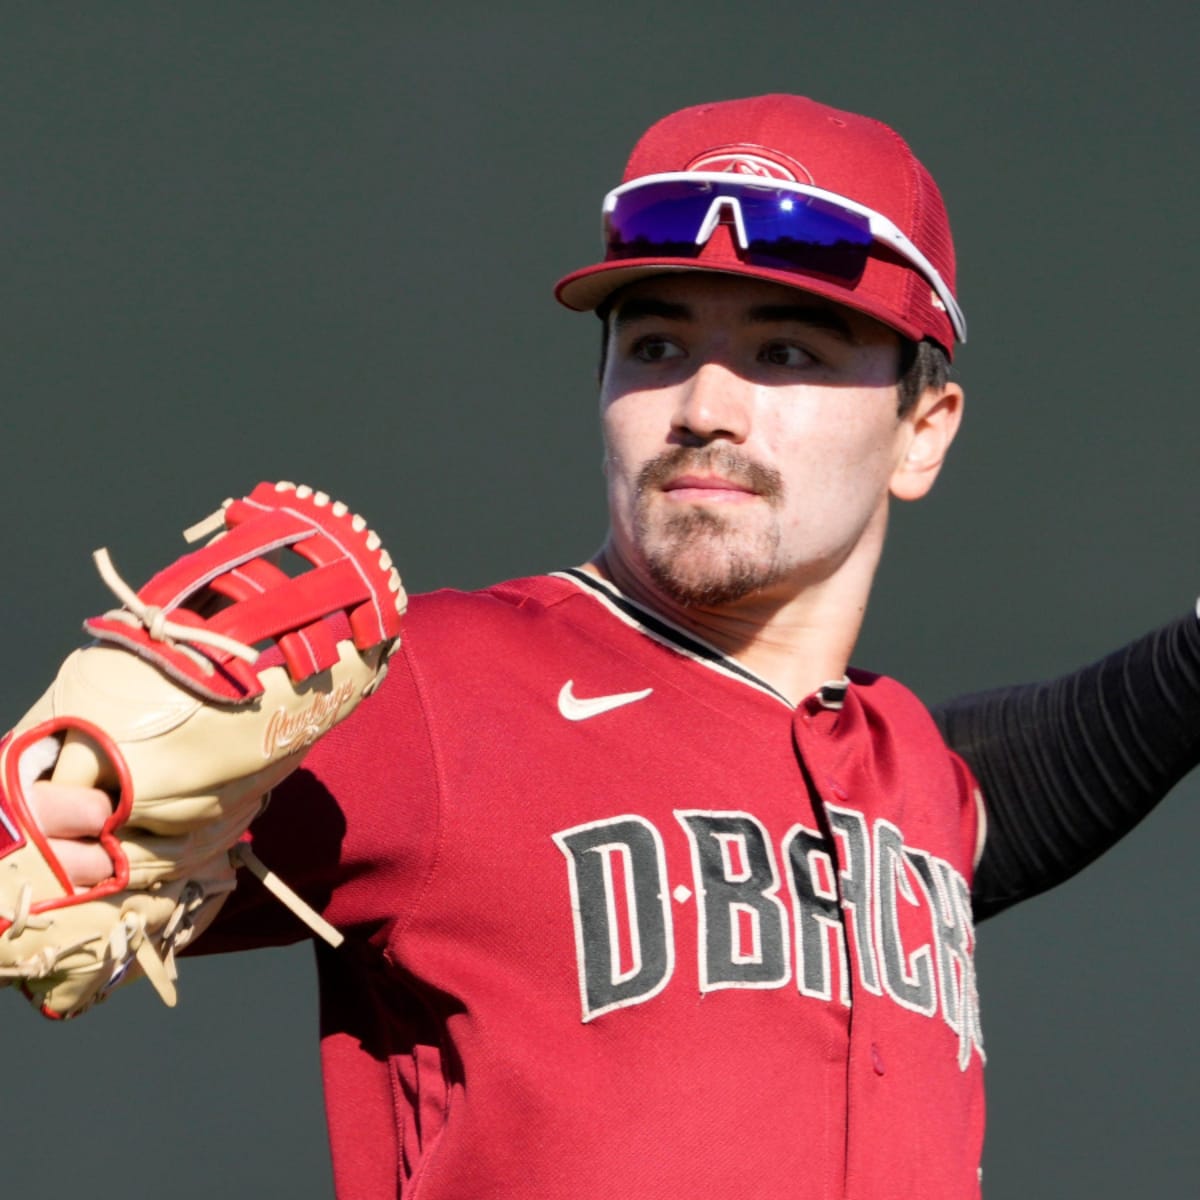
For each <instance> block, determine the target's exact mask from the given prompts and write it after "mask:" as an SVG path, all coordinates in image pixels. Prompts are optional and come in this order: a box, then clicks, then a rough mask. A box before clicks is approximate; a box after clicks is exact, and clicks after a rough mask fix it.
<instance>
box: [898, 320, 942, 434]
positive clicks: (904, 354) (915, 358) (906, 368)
mask: <svg viewBox="0 0 1200 1200" xmlns="http://www.w3.org/2000/svg"><path fill="white" fill-rule="evenodd" d="M949 378H950V358H949V356H948V355H947V354H946V352H945V350H943V349H942V348H941V346H939V345H938V344H937V342H931V341H929V339H928V338H926V339H925V341H923V342H912V341H909V340H908V338H901V339H900V378H899V379H898V380H897V391H898V393H899V397H900V403H899V405H898V406H897V412H898V413H899V415H900V416H904V415H905V414H906V413H908V412H910V411H911V409H912V407H913V405H915V404H916V402H917V401H918V400H920V398H921V393H922V392H924V391H925V389H926V388H943V387H945V386H946V381H947V380H948V379H949Z"/></svg>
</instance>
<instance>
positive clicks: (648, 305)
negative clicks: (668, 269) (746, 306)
mask: <svg viewBox="0 0 1200 1200" xmlns="http://www.w3.org/2000/svg"><path fill="white" fill-rule="evenodd" d="M693 317H694V314H693V312H692V309H691V308H690V307H689V306H688V305H686V304H678V303H676V302H674V301H670V300H659V299H656V298H655V297H653V296H633V297H631V298H630V299H628V300H626V301H625V302H624V303H623V304H621V305H620V307H619V308H618V309H617V311H616V312H615V313H614V315H613V324H614V326H615V327H616V328H618V329H619V328H621V327H622V326H625V325H631V324H633V323H634V322H635V321H641V320H646V319H647V318H658V319H659V320H663V321H688V320H692V319H693ZM746 323H747V324H751V325H778V324H793V325H807V326H808V327H809V328H811V329H820V330H823V331H824V332H825V333H829V334H832V335H833V336H834V337H836V338H838V339H839V340H840V341H843V342H846V343H847V344H849V345H852V346H853V345H857V344H858V340H859V339H858V338H857V337H856V336H855V334H854V330H853V328H852V327H851V325H850V322H849V321H848V320H846V318H845V317H843V316H842V314H841V313H840V312H838V311H837V309H835V308H833V307H831V306H830V305H827V304H759V305H755V307H754V308H752V309H750V311H749V312H748V313H747V314H746Z"/></svg>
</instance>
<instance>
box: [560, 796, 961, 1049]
mask: <svg viewBox="0 0 1200 1200" xmlns="http://www.w3.org/2000/svg"><path fill="white" fill-rule="evenodd" d="M826 811H827V813H828V819H829V824H830V828H831V831H832V834H833V839H834V842H835V846H833V847H831V843H830V839H829V838H827V837H826V836H825V835H823V834H822V833H820V832H819V831H817V830H814V829H809V828H806V827H804V826H803V825H794V826H792V827H791V828H790V829H789V830H788V831H787V832H786V834H785V835H784V837H783V838H782V841H781V844H780V847H779V855H778V858H777V857H776V852H775V849H774V847H773V846H772V844H771V839H770V837H769V835H768V833H767V831H766V829H765V828H764V826H763V825H762V823H761V822H760V821H759V820H758V819H757V818H756V817H754V816H752V815H751V814H749V813H745V812H735V811H723V812H712V811H704V812H701V811H692V810H682V809H681V810H676V811H675V813H674V815H675V818H676V820H677V821H678V822H679V824H680V825H681V826H682V828H683V830H684V832H685V833H686V835H687V840H688V845H689V848H690V852H691V876H690V879H689V883H690V884H691V886H690V887H688V886H686V885H684V884H683V883H682V882H680V883H677V884H676V885H675V887H674V889H673V890H672V889H671V885H670V876H669V874H668V870H667V855H666V850H665V846H664V841H663V836H662V834H661V832H660V831H659V830H658V829H656V828H655V826H654V825H653V824H652V823H651V822H650V821H648V820H646V819H645V818H644V817H640V816H634V815H622V816H616V817H611V818H608V819H606V820H602V821H592V822H588V823H586V824H583V825H577V826H575V827H574V828H571V829H566V830H563V831H562V832H560V833H557V834H555V835H554V840H555V842H556V843H557V845H558V847H559V849H560V850H562V852H563V854H564V855H565V856H566V859H567V864H568V868H569V877H570V890H571V904H572V917H573V920H574V925H575V944H576V951H577V955H578V966H579V980H580V991H581V997H582V1003H583V1019H584V1021H590V1020H593V1019H594V1018H596V1017H598V1016H600V1015H601V1014H603V1013H607V1012H611V1011H613V1010H615V1009H620V1008H627V1007H629V1006H631V1005H636V1004H643V1003H645V1002H646V1001H648V1000H650V999H651V998H652V997H654V996H656V995H658V994H659V993H660V992H662V991H663V989H664V988H666V987H667V986H668V985H669V984H670V983H671V979H672V976H673V974H674V971H675V961H676V949H677V947H676V945H675V940H676V934H675V930H674V921H673V919H672V902H674V903H676V904H686V903H690V902H692V900H693V899H694V901H695V903H696V906H697V929H698V934H697V941H698V943H699V944H698V946H697V947H696V953H697V956H698V966H699V979H700V988H701V990H702V991H715V990H717V989H720V988H782V987H787V986H789V985H791V984H792V980H793V979H794V980H795V983H794V985H793V986H794V987H795V988H796V991H797V992H798V994H799V997H800V998H801V1001H800V1002H804V1001H805V1000H809V1001H825V1002H830V1003H832V1002H834V1001H835V999H836V1002H837V1003H840V1004H842V1005H844V1006H849V1005H850V1004H851V1002H852V995H853V991H854V988H855V987H861V988H863V989H865V990H866V991H868V992H870V993H872V994H873V995H876V996H886V997H887V998H889V999H890V1000H892V1001H894V1002H895V1003H896V1004H897V1005H899V1006H900V1007H902V1008H904V1009H906V1010H908V1011H909V1012H912V1013H917V1014H920V1015H922V1016H925V1017H928V1018H930V1019H939V1018H940V1019H941V1020H942V1021H944V1022H945V1023H946V1024H947V1025H948V1026H949V1028H950V1029H951V1030H952V1031H953V1033H954V1034H956V1035H957V1038H958V1061H959V1065H960V1067H962V1068H963V1069H964V1070H965V1069H966V1067H967V1065H968V1064H969V1062H970V1058H971V1051H972V1049H975V1050H977V1051H978V1052H979V1054H980V1057H981V1058H982V1057H983V1039H982V1035H981V1032H980V1025H979V1007H978V998H977V994H976V987H975V967H974V960H973V951H974V943H975V936H974V929H973V926H972V922H971V902H970V892H969V889H968V887H967V883H966V880H964V879H963V877H962V875H961V874H960V873H959V872H958V871H956V870H955V869H954V868H953V867H952V866H951V865H950V864H949V863H947V862H946V861H944V860H943V859H941V858H938V857H936V856H934V855H932V854H929V853H928V852H927V851H924V850H921V849H919V848H917V847H914V846H909V845H906V844H905V842H904V840H903V837H902V835H901V832H900V830H899V829H897V828H896V826H895V825H893V824H892V823H891V822H889V821H886V820H883V819H879V820H876V821H875V822H874V823H873V825H869V824H868V822H867V820H866V818H865V817H864V816H863V815H862V813H859V812H856V811H855V810H853V809H850V808H838V807H835V806H833V805H829V806H827V808H826ZM831 850H833V851H835V852H831ZM779 861H782V862H783V864H784V865H785V868H786V869H785V872H784V873H783V877H784V879H786V886H787V892H788V896H789V899H790V903H785V901H784V900H783V899H781V897H780V892H781V889H782V880H781V872H780V870H779V867H778V865H777V864H778V862H779ZM835 863H836V864H837V865H835ZM851 962H853V968H851V965H850V964H851ZM852 969H853V978H852V975H851V970H852Z"/></svg>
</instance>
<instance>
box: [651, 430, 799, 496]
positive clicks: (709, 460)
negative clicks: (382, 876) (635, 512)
mask: <svg viewBox="0 0 1200 1200" xmlns="http://www.w3.org/2000/svg"><path fill="white" fill-rule="evenodd" d="M693 473H695V474H706V475H719V476H720V477H721V478H722V479H728V480H729V481H730V482H731V483H736V484H738V485H739V486H740V487H746V488H749V489H750V490H751V491H753V492H757V493H758V495H760V496H762V497H763V499H764V500H768V501H770V502H772V503H777V502H778V501H779V500H780V499H781V497H782V496H783V476H782V474H780V472H779V471H777V470H775V468H774V467H764V466H763V465H762V463H757V462H755V461H754V460H753V459H751V458H747V457H746V456H745V455H743V454H739V453H738V452H737V451H736V450H735V449H734V448H733V447H732V446H729V445H726V444H724V443H720V444H716V445H711V446H672V447H671V448H670V449H669V450H664V451H663V452H662V453H661V454H657V455H655V456H654V458H652V459H650V461H649V462H647V463H646V464H645V465H644V466H643V467H642V469H641V470H640V471H639V472H638V475H637V490H638V493H639V494H642V493H644V492H646V491H647V490H648V489H650V488H661V487H664V486H665V485H666V484H668V483H670V482H671V480H672V479H675V478H677V477H678V476H680V475H689V474H693Z"/></svg>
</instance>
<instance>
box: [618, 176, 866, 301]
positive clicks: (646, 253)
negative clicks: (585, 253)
mask: <svg viewBox="0 0 1200 1200" xmlns="http://www.w3.org/2000/svg"><path fill="white" fill-rule="evenodd" d="M725 196H728V197H732V198H734V199H736V200H737V203H738V207H739V208H740V210H741V214H742V222H743V225H744V227H745V230H746V237H747V241H748V243H749V244H748V246H747V247H746V248H745V250H744V251H743V254H744V257H745V258H746V259H747V260H748V261H750V262H752V263H755V264H757V265H759V266H764V267H768V268H775V269H780V270H791V271H796V270H799V271H803V272H804V273H806V274H816V275H823V276H829V277H831V278H834V279H838V280H842V281H845V282H854V281H856V280H857V279H858V278H859V277H860V276H861V274H862V271H863V268H864V266H865V265H866V259H867V251H868V250H869V249H870V246H871V244H872V241H873V239H872V236H871V231H870V225H869V222H868V220H867V218H866V217H860V216H859V215H858V214H857V213H851V212H847V211H846V210H845V209H843V208H841V207H839V206H838V205H835V204H832V203H830V202H829V201H825V200H821V199H819V198H817V197H812V196H805V195H803V194H801V193H795V192H788V191H784V190H782V189H774V188H761V187H752V186H748V185H740V186H739V185H735V184H731V185H730V186H728V187H726V186H722V185H714V184H711V183H694V182H687V181H678V182H676V181H671V182H664V183H658V184H649V185H647V186H645V187H643V188H634V189H631V190H630V191H628V192H625V193H622V194H621V195H620V196H618V197H617V203H616V205H615V207H614V209H613V210H612V211H611V212H609V213H608V214H607V215H606V217H605V235H606V240H607V244H608V252H609V255H610V256H611V257H613V258H646V257H652V256H654V255H656V254H661V255H668V256H670V257H673V258H694V257H696V256H697V255H698V254H699V253H700V251H701V249H702V246H700V245H697V243H696V235H697V233H698V232H699V231H700V228H701V225H702V223H703V221H704V218H705V217H706V216H707V215H708V213H709V210H710V209H711V207H712V205H713V202H714V200H716V199H717V198H718V197H725ZM721 219H722V220H723V221H726V222H727V223H728V222H731V221H732V211H731V206H727V207H725V208H723V209H722V211H721Z"/></svg>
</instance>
